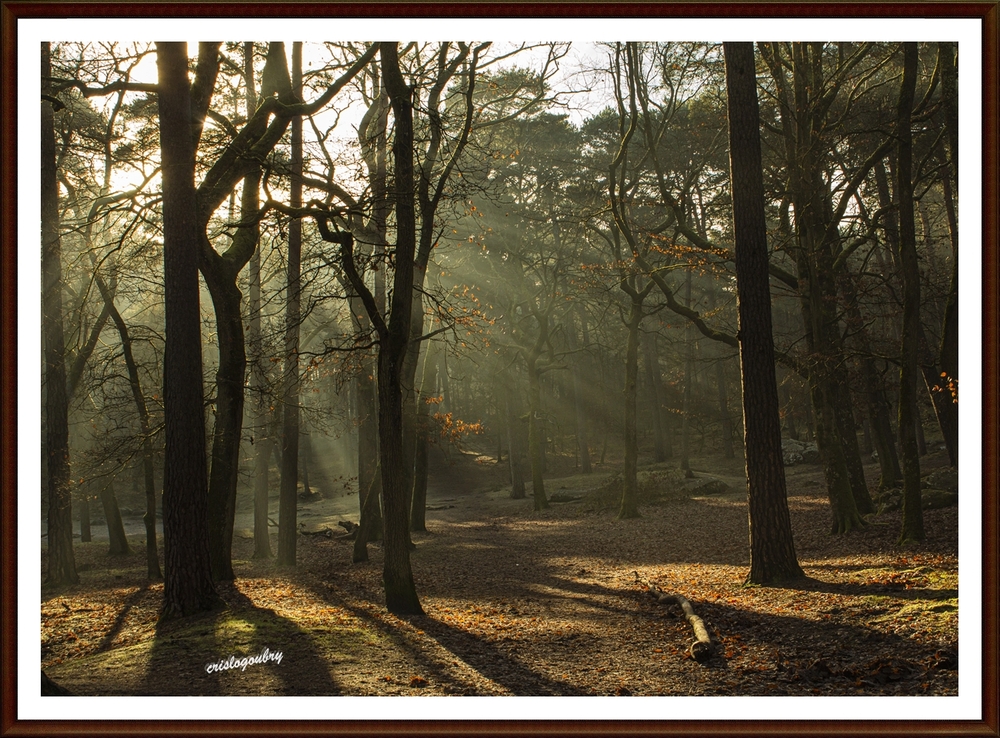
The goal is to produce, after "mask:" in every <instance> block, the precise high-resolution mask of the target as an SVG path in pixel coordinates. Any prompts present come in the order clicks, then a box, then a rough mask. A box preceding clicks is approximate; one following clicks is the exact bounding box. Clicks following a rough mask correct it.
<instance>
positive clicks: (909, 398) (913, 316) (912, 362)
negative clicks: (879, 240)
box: [896, 42, 924, 543]
mask: <svg viewBox="0 0 1000 738" xmlns="http://www.w3.org/2000/svg"><path fill="white" fill-rule="evenodd" d="M916 77H917V44H916V43H913V42H906V43H904V44H903V80H902V82H901V84H900V91H899V105H898V108H897V119H896V140H897V152H898V153H897V159H898V161H897V164H896V199H897V200H898V203H899V263H900V267H901V272H902V277H903V329H902V338H901V346H900V371H899V427H898V430H899V446H900V450H901V460H902V462H903V524H902V529H901V531H900V534H899V541H900V543H909V542H911V541H921V540H923V538H924V518H923V509H922V508H921V501H920V452H919V449H918V446H917V434H916V427H915V424H916V423H918V422H919V413H918V409H917V379H918V372H919V366H918V360H917V359H918V355H919V354H918V351H919V333H920V267H919V265H918V262H917V235H916V227H915V225H914V212H913V210H914V207H913V175H912V172H913V134H912V132H911V128H910V125H911V124H910V118H911V115H912V110H913V98H914V91H915V89H916Z"/></svg>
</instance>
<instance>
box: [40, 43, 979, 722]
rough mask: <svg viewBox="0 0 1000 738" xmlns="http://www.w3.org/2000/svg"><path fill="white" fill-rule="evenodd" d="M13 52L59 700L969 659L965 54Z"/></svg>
mask: <svg viewBox="0 0 1000 738" xmlns="http://www.w3.org/2000/svg"><path fill="white" fill-rule="evenodd" d="M40 51H41V67H40V69H41V72H40V73H41V257H42V259H41V265H42V267H41V275H42V284H41V288H42V290H41V298H42V300H41V331H42V354H43V355H42V356H41V359H42V361H41V364H42V367H41V368H42V376H41V388H42V421H41V428H42V434H41V439H40V444H41V456H40V458H41V509H40V511H39V514H40V516H41V530H42V538H41V578H42V586H41V593H40V616H41V617H40V619H41V669H42V687H41V689H42V694H43V695H52V696H61V695H82V696H108V695H110V696H127V695H128V696H134V695H192V696H194V695H227V696H228V695H233V696H237V695H239V696H268V695H285V696H289V695H354V696H392V695H411V696H416V695H423V696H427V695H479V696H500V695H515V696H536V695H538V696H571V695H600V696H629V695H637V696H639V695H646V696H648V695H658V696H690V695H714V696H722V695H742V696H766V695H868V696H899V695H908V696H918V695H919V696H923V695H932V696H937V695H957V694H958V541H959V537H958V527H959V525H958V509H959V508H958V504H959V486H958V435H959V431H958V428H959V425H958V355H959V354H958V334H959V331H958V294H959V292H958V246H959V231H958V181H959V179H958V45H957V44H956V43H951V42H947V43H946V42H940V43H938V42H928V43H916V42H909V41H907V42H902V43H897V42H892V43H889V42H886V43H855V42H843V43H840V42H808V43H807V42H773V43H764V42H761V43H749V42H733V43H724V44H716V43H694V42H607V43H583V42H579V43H577V42H574V43H568V42H567V43H546V44H529V43H523V44H515V43H509V42H502V43H501V42H495V43H488V42H441V43H439V42H433V43H431V42H416V41H409V42H407V41H401V42H379V43H362V42H357V43H348V42H324V43H320V42H294V43H281V42H249V41H247V42H243V41H239V42H219V43H208V42H201V43H196V44H191V45H190V46H189V45H188V44H187V43H184V42H162V43H155V44H154V43H139V42H125V41H107V42H102V43H82V42H56V41H52V42H45V43H43V44H42V46H41V50H40ZM974 258H975V257H974ZM966 288H967V289H968V286H966ZM21 442H22V443H34V439H33V438H32V439H27V440H25V439H21ZM967 494H972V495H974V496H976V495H978V490H971V491H968V490H967ZM976 500H978V496H976V497H975V498H974V499H972V498H970V499H966V500H963V504H976ZM32 509H34V508H33V507H32ZM33 514H34V513H32V515H33ZM31 545H32V547H34V543H32V544H31ZM616 704H617V702H616Z"/></svg>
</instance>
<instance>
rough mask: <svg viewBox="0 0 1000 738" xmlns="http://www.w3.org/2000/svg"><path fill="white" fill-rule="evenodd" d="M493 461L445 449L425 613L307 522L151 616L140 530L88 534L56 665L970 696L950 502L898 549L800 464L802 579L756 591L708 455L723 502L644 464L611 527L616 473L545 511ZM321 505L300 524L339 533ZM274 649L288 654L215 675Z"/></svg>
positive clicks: (494, 690) (53, 622) (425, 562)
mask: <svg viewBox="0 0 1000 738" xmlns="http://www.w3.org/2000/svg"><path fill="white" fill-rule="evenodd" d="M455 458H456V455H455V454H452V459H453V460H455ZM482 461H485V460H481V463H478V464H477V463H475V462H474V461H472V457H459V458H458V463H457V464H454V465H451V466H448V465H446V462H443V464H444V465H443V466H441V467H439V468H438V470H437V471H436V473H435V475H434V477H433V478H432V490H433V494H432V495H431V499H430V508H431V509H430V511H429V512H428V531H429V532H428V533H417V534H414V541H415V542H416V544H417V550H416V551H415V552H414V553H413V556H412V562H413V570H414V576H415V578H416V581H417V588H418V592H419V593H420V596H421V601H422V603H423V606H424V609H425V611H426V614H425V616H423V617H410V618H398V617H395V616H393V615H389V614H387V613H386V612H385V610H384V608H383V607H382V605H381V602H382V597H381V589H380V579H381V549H380V547H379V545H378V544H373V545H371V546H370V547H369V550H370V552H371V559H372V560H371V562H370V563H368V564H363V565H355V564H352V563H351V560H350V557H351V545H352V544H351V542H349V541H345V540H339V539H329V538H326V537H323V536H308V535H302V536H300V537H299V543H298V552H299V556H298V561H299V565H298V567H296V569H295V570H294V571H289V570H287V569H278V568H276V567H275V565H274V564H273V563H272V562H258V561H251V560H249V556H250V553H251V551H252V541H250V540H248V539H245V538H240V537H237V538H236V540H235V545H234V554H235V556H234V558H235V559H236V562H237V563H236V572H237V576H238V579H237V581H236V582H235V583H234V584H229V585H225V586H222V587H221V588H220V591H221V593H222V595H223V597H224V599H225V600H226V602H227V603H228V608H227V609H225V610H222V611H219V612H215V613H211V614H207V615H203V616H199V617H195V618H189V619H187V620H184V621H180V622H174V623H170V624H168V625H166V626H164V627H162V628H160V629H159V630H157V627H156V616H157V610H158V608H159V606H160V602H161V598H162V584H161V583H147V582H146V581H145V565H144V558H143V556H144V555H143V553H142V540H141V537H133V539H132V542H133V548H134V550H135V553H133V554H132V555H131V556H129V557H126V558H124V559H112V558H110V557H108V556H107V554H106V545H107V544H106V543H104V542H100V541H95V542H93V543H89V544H78V546H77V549H76V551H77V562H78V565H79V567H80V569H81V583H80V585H78V586H74V587H71V588H67V589H64V590H60V591H54V590H50V589H48V588H44V589H43V592H42V597H41V614H42V634H41V636H42V649H41V661H42V668H43V669H44V670H45V671H46V673H47V674H48V675H49V676H50V677H51V678H53V679H55V680H56V681H57V682H59V683H61V684H63V685H64V686H66V687H68V688H69V689H70V690H71V691H73V692H75V693H78V694H93V695H107V694H117V695H128V694H132V695H134V694H180V695H213V694H224V695H265V694H302V695H305V694H350V695H401V694H469V695H501V694H517V695H574V694H583V695H586V694H597V695H608V694H618V695H629V694H632V695H685V694H686V695H701V694H704V695H730V694H739V695H766V694H785V695H789V694H847V695H851V694H871V695H895V694H908V695H920V694H956V693H957V689H958V672H957V639H958V626H957V622H958V609H957V608H958V583H957V582H958V577H957V569H958V560H957V553H956V552H957V510H956V509H955V508H948V509H944V510H934V511H927V512H926V513H925V526H926V530H927V533H928V537H927V540H926V541H925V542H924V543H922V544H920V545H918V546H911V547H908V548H906V549H905V550H904V549H899V548H897V547H896V546H895V539H896V536H897V535H898V530H899V516H898V513H897V512H892V513H883V514H881V515H878V516H876V517H874V518H873V519H872V521H871V525H869V526H868V527H867V528H865V529H864V530H862V531H858V532H854V533H851V534H849V535H846V536H839V537H834V536H830V535H828V534H827V530H828V526H829V512H828V505H827V502H826V499H825V492H824V490H823V487H822V483H821V482H822V475H821V473H820V470H819V467H816V466H800V467H793V468H791V469H789V471H788V484H789V495H790V500H789V501H790V509H791V515H792V524H793V529H794V533H795V543H796V549H797V553H798V555H799V559H800V562H801V563H802V566H803V568H804V570H805V572H806V574H807V579H805V580H802V581H798V582H793V583H790V584H787V585H785V586H781V587H743V586H742V582H743V579H744V577H745V575H746V571H747V565H748V563H749V554H748V550H747V512H746V504H745V500H744V497H745V492H744V490H743V488H742V486H741V482H740V480H739V477H738V474H739V467H738V465H735V464H732V463H729V464H728V465H727V464H724V463H720V462H719V461H718V460H716V459H705V460H703V461H702V463H701V464H699V463H695V464H694V467H695V470H696V472H697V473H699V475H707V474H708V470H711V472H712V474H713V475H714V476H717V477H718V478H721V479H723V480H724V481H726V482H728V483H729V484H730V485H731V486H732V488H731V490H730V492H728V493H725V494H722V495H706V496H697V494H695V496H694V497H690V496H687V495H685V494H682V493H679V492H678V491H677V490H676V489H675V488H674V487H673V484H674V482H675V481H676V477H677V475H676V473H675V472H674V471H672V470H671V469H669V468H667V467H664V466H662V465H661V466H660V467H658V469H657V470H655V471H653V472H646V473H645V475H644V477H643V479H645V480H646V484H645V486H644V488H643V489H644V492H645V495H644V504H643V505H642V508H641V511H642V517H641V518H639V519H636V520H627V521H619V520H615V519H614V512H615V509H614V502H615V497H614V485H613V484H609V483H608V480H609V476H610V473H609V472H601V471H597V472H595V473H594V474H593V475H589V476H583V475H576V476H568V477H564V478H558V479H551V480H548V481H547V485H548V487H547V489H548V492H549V494H550V495H561V496H563V497H564V498H574V497H578V498H579V499H572V500H571V501H569V502H564V503H554V504H553V505H552V508H551V509H550V510H546V511H543V512H540V513H536V512H534V511H533V510H532V503H531V500H530V498H529V499H528V500H511V499H509V488H506V487H503V486H502V483H501V478H502V470H501V469H498V468H496V466H495V465H492V463H490V462H486V463H482ZM699 469H703V470H705V471H703V472H698V470H699ZM869 471H871V472H872V473H874V472H875V471H876V470H874V469H871V470H869ZM727 474H728V476H727ZM352 499H353V498H352ZM340 502H341V503H342V502H343V500H341V501H340ZM324 505H331V506H332V505H334V502H329V503H328V502H326V501H316V502H314V503H310V505H309V508H310V510H311V513H310V517H308V519H309V520H310V521H316V520H319V521H323V522H326V523H327V524H328V523H329V521H333V527H336V523H335V521H336V519H337V518H338V516H337V515H332V514H331V515H324ZM341 517H346V516H341ZM353 519H355V520H356V519H357V516H356V514H355V515H354V516H353ZM310 524H311V525H314V523H312V522H311V523H310ZM337 530H338V531H339V530H340V529H337ZM43 565H44V561H43ZM637 578H638V580H644V581H647V582H652V583H655V584H656V585H657V586H658V587H659V588H661V589H663V590H665V591H667V592H669V593H678V594H681V595H683V596H684V597H686V598H687V599H688V600H690V601H691V603H692V605H693V606H694V608H695V610H696V612H697V613H698V614H699V615H700V616H701V617H702V618H703V619H704V621H705V623H706V625H707V627H708V630H709V632H710V633H711V635H712V637H713V638H714V640H715V642H716V648H715V655H714V656H713V657H712V658H711V659H710V660H709V661H708V662H707V663H705V664H698V663H696V662H695V661H693V660H692V659H691V658H690V657H688V656H687V647H688V645H689V644H690V642H691V640H692V633H691V628H690V626H689V625H688V624H687V622H686V621H685V620H684V619H683V618H682V617H679V615H678V613H677V612H676V611H675V610H674V609H673V608H668V607H663V606H660V605H657V604H656V603H655V602H653V601H652V599H651V598H649V597H648V596H647V594H646V593H645V591H644V588H643V586H642V585H641V584H640V583H638V582H637ZM264 649H268V650H269V651H270V652H271V653H274V652H278V651H280V652H281V653H282V660H281V662H280V664H276V663H273V662H272V663H268V664H260V665H250V666H248V667H247V668H246V669H245V670H239V669H235V670H233V669H230V670H225V671H221V672H216V673H211V674H210V673H208V672H207V671H206V669H205V667H206V665H208V664H209V663H213V662H218V661H219V660H220V659H226V658H228V657H229V656H230V655H233V656H236V657H237V658H239V657H242V656H253V655H256V654H259V653H261V652H263V651H264Z"/></svg>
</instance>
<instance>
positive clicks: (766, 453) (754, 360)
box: [723, 43, 802, 584]
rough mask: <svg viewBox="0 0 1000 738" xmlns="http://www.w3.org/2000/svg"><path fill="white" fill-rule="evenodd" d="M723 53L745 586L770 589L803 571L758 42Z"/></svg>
mask: <svg viewBox="0 0 1000 738" xmlns="http://www.w3.org/2000/svg"><path fill="white" fill-rule="evenodd" d="M723 48H724V51H725V59H726V89H727V93H728V98H729V141H730V146H729V157H730V168H731V171H732V192H733V220H734V223H735V232H736V281H737V290H738V295H739V306H738V310H739V337H740V370H741V376H742V380H743V424H744V441H745V445H746V470H747V498H748V501H749V515H750V572H749V574H748V575H747V582H748V583H753V584H769V583H772V582H776V581H781V580H783V579H789V578H793V577H797V576H802V569H801V568H800V567H799V563H798V559H797V558H796V555H795V545H794V542H793V539H792V526H791V520H790V517H789V514H788V500H787V497H786V490H785V469H784V466H783V465H782V461H781V419H780V417H779V414H778V385H777V380H776V377H775V371H774V343H773V340H774V339H773V336H772V331H771V292H770V280H769V277H768V258H767V227H766V222H765V218H764V185H763V174H762V171H763V170H762V166H761V154H760V117H759V113H758V103H757V84H756V75H755V72H754V69H755V65H754V55H753V44H752V43H726V44H724V47H723Z"/></svg>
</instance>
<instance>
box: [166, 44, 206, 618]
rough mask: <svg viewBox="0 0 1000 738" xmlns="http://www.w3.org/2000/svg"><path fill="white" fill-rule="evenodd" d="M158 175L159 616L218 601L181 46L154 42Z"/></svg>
mask: <svg viewBox="0 0 1000 738" xmlns="http://www.w3.org/2000/svg"><path fill="white" fill-rule="evenodd" d="M156 63H157V68H158V72H159V77H158V79H159V96H158V107H159V118H160V152H161V154H160V160H161V169H162V178H163V282H164V298H165V300H164V302H165V304H164V310H165V314H166V329H165V344H164V356H163V404H164V424H165V441H166V451H165V467H164V473H163V541H164V586H163V599H164V605H163V618H164V619H169V618H172V617H179V616H186V615H191V614H194V613H196V612H200V611H204V610H209V609H212V608H213V607H214V606H215V605H216V604H217V602H218V595H217V594H216V591H215V585H214V584H213V582H212V569H211V563H210V561H209V554H208V474H207V467H206V463H207V460H206V455H205V410H204V407H205V406H204V392H203V389H202V381H203V380H202V364H201V315H200V312H199V305H200V300H199V287H198V261H199V251H200V243H201V241H200V237H201V234H200V233H199V224H198V208H197V199H196V195H195V188H194V162H195V159H194V142H193V141H192V137H191V127H192V117H191V88H190V85H189V83H188V57H187V44H186V43H184V42H168V43H157V44H156Z"/></svg>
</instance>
